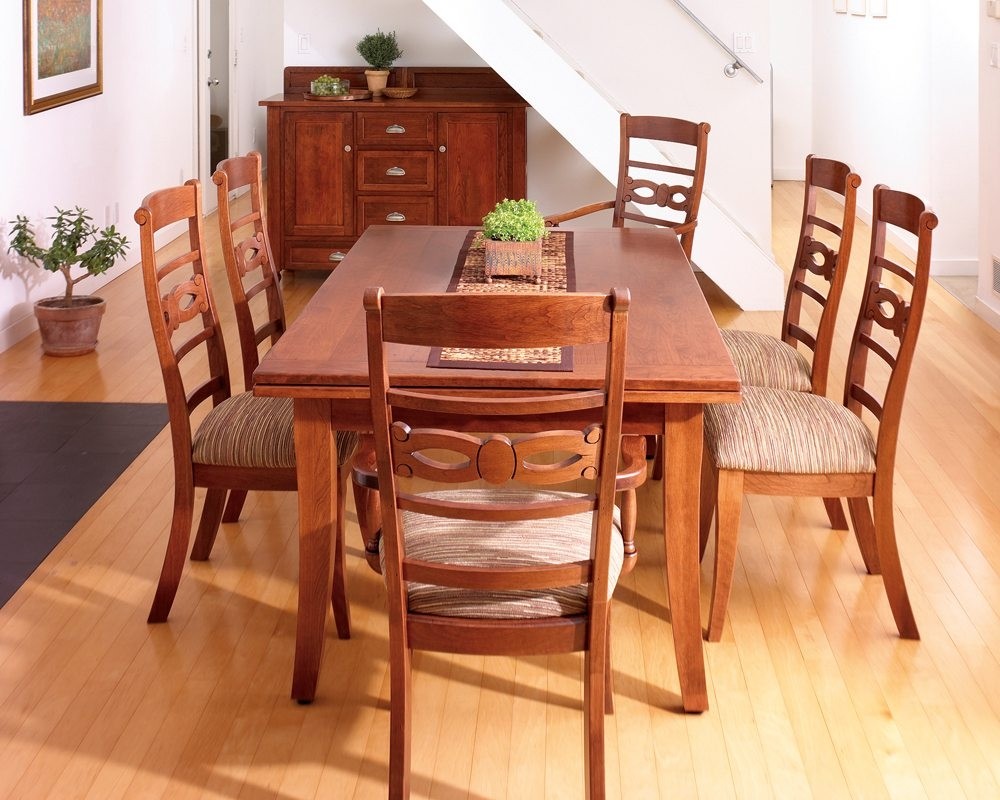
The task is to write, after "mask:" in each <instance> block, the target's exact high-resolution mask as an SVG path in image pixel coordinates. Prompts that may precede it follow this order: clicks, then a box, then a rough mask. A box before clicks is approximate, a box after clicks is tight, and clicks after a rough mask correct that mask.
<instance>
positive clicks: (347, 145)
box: [344, 144, 351, 153]
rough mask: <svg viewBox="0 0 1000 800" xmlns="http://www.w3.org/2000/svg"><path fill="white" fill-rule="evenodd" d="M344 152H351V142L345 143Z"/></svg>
mask: <svg viewBox="0 0 1000 800" xmlns="http://www.w3.org/2000/svg"><path fill="white" fill-rule="evenodd" d="M344 152H345V153H350V152H351V146H350V145H349V144H345V145H344Z"/></svg>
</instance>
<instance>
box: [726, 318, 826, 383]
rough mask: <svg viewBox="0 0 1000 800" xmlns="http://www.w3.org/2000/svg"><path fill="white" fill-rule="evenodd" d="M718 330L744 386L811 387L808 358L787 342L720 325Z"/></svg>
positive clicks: (764, 334)
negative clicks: (720, 328) (721, 327)
mask: <svg viewBox="0 0 1000 800" xmlns="http://www.w3.org/2000/svg"><path fill="white" fill-rule="evenodd" d="M720 333H721V334H722V341H723V343H724V344H725V345H726V347H727V348H728V350H729V355H731V356H732V358H733V364H734V365H735V366H736V372H737V373H739V376H740V380H742V381H743V384H744V385H745V386H768V387H770V388H772V389H788V390H789V391H792V392H808V391H811V390H812V368H811V367H810V366H809V361H808V360H807V359H806V357H805V356H804V355H802V353H800V352H799V351H798V350H796V349H795V348H794V347H792V346H791V345H789V344H787V343H785V342H783V341H782V340H781V339H776V338H775V337H773V336H768V335H767V334H766V333H757V332H756V331H741V330H733V329H729V328H723V329H722V330H721V331H720Z"/></svg>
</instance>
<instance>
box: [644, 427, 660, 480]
mask: <svg viewBox="0 0 1000 800" xmlns="http://www.w3.org/2000/svg"><path fill="white" fill-rule="evenodd" d="M653 438H655V439H656V444H655V445H654V446H652V447H650V446H648V445H647V447H646V452H647V453H653V469H652V470H650V473H649V477H650V478H652V479H653V480H654V481H662V480H663V437H662V436H655V437H653Z"/></svg>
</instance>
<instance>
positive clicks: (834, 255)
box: [781, 155, 861, 394]
mask: <svg viewBox="0 0 1000 800" xmlns="http://www.w3.org/2000/svg"><path fill="white" fill-rule="evenodd" d="M860 185H861V178H860V177H858V175H856V174H855V173H854V172H853V171H852V170H851V168H850V167H849V166H848V165H847V164H844V163H843V162H840V161H833V160H831V159H828V158H819V157H817V156H814V155H810V156H807V157H806V180H805V196H804V198H803V204H802V225H801V228H800V230H799V244H798V248H797V250H796V253H795V261H794V262H793V263H792V274H791V278H790V279H789V282H788V292H787V294H786V295H785V311H784V315H783V316H782V320H781V338H782V339H783V340H784V341H785V342H786V343H788V344H790V345H791V346H792V347H795V345H796V342H802V343H803V344H805V345H806V346H807V347H808V349H809V350H810V351H811V354H812V368H811V374H812V391H813V392H815V393H816V394H825V393H826V384H827V378H828V377H829V375H828V373H829V369H830V353H831V350H832V348H833V332H834V327H835V325H836V323H837V311H838V309H839V308H840V298H841V295H842V294H843V290H844V281H845V279H846V277H847V268H848V265H849V262H850V255H851V245H852V243H853V240H854V219H855V209H856V204H857V190H858V186H860ZM821 190H827V191H829V192H831V193H833V194H835V195H838V199H839V200H840V201H841V202H842V203H843V206H842V210H841V211H840V213H838V214H837V218H834V219H830V218H828V216H825V211H824V210H821V209H820V202H819V201H820V191H821ZM817 228H820V229H822V230H824V231H827V233H829V234H832V236H833V237H835V238H836V242H830V243H828V242H825V241H820V240H819V239H817V238H816V237H815V235H814V234H815V233H816V229H817ZM809 275H815V276H817V277H816V278H815V279H813V284H817V285H818V287H819V288H817V286H815V285H813V284H810V283H809V282H808V277H809ZM803 297H809V298H811V299H813V300H815V301H816V302H818V303H820V306H821V307H822V309H823V310H822V312H821V314H820V317H819V321H818V323H817V324H816V326H815V328H814V333H813V336H812V340H811V343H810V342H808V341H807V340H805V339H803V338H802V337H801V336H800V335H798V332H801V331H802V330H804V329H805V327H806V321H805V320H804V319H803V315H802V299H803ZM820 298H822V300H821V299H820Z"/></svg>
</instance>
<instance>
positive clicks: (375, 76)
mask: <svg viewBox="0 0 1000 800" xmlns="http://www.w3.org/2000/svg"><path fill="white" fill-rule="evenodd" d="M365 79H366V80H367V81H368V88H369V89H370V90H371V93H372V97H381V96H382V90H383V89H384V88H385V85H386V83H388V82H389V70H387V69H366V70H365Z"/></svg>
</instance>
